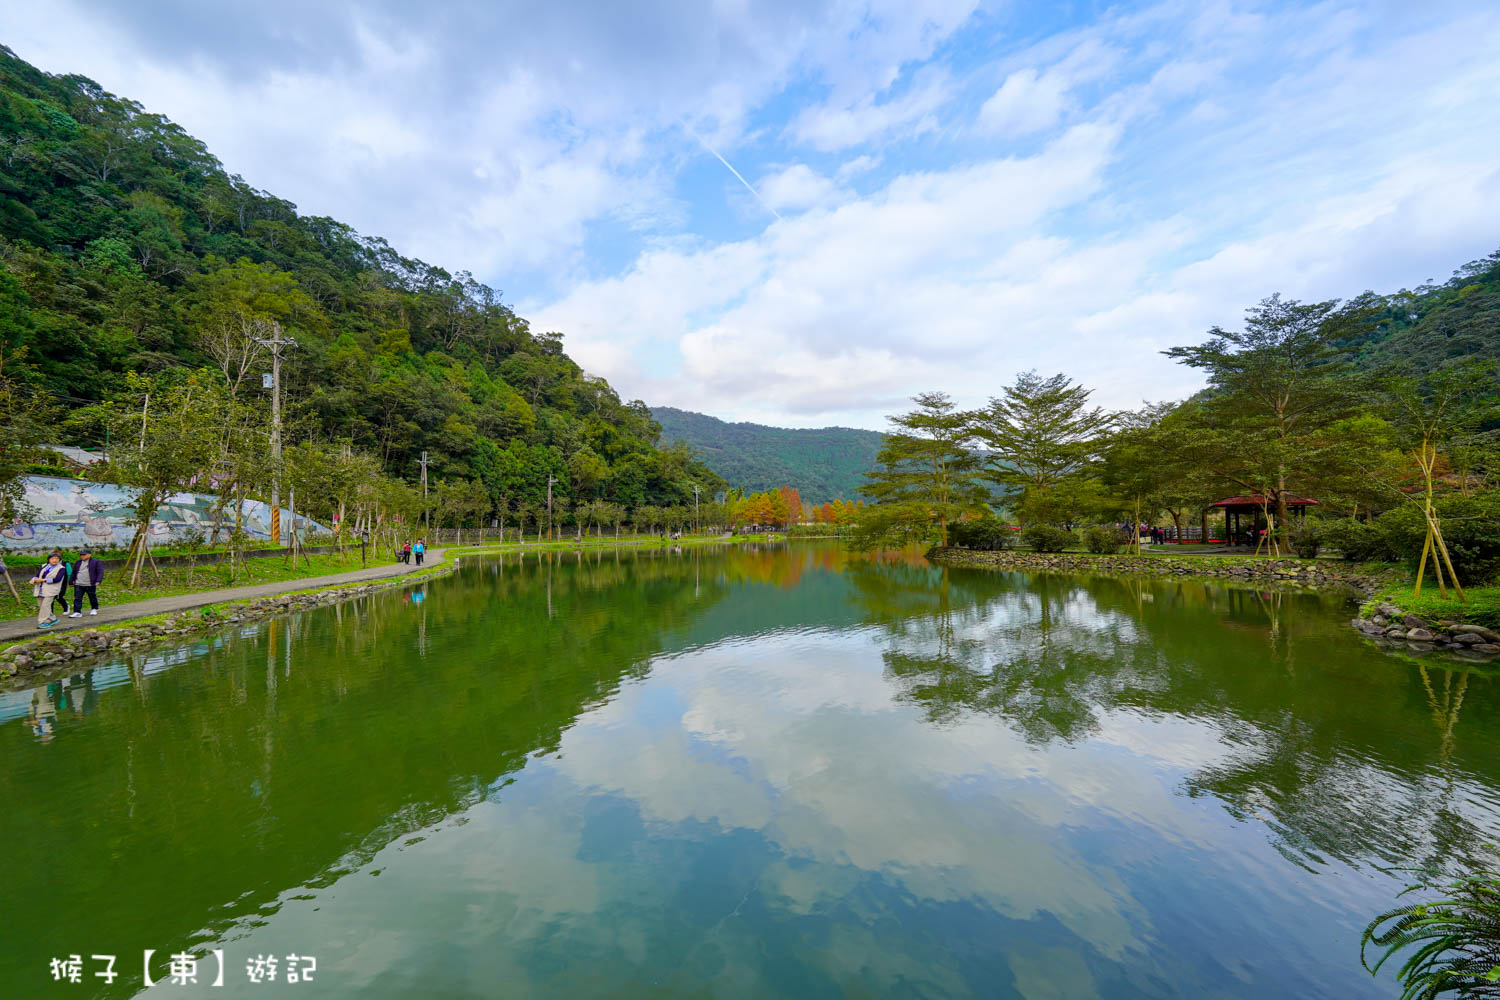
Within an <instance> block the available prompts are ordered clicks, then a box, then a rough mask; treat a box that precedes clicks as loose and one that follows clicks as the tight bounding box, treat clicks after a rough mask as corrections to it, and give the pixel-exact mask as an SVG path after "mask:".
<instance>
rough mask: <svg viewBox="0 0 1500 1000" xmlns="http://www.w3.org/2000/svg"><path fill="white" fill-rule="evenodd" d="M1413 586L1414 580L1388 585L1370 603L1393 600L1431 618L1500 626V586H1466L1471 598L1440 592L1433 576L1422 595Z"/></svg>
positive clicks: (1433, 619)
mask: <svg viewBox="0 0 1500 1000" xmlns="http://www.w3.org/2000/svg"><path fill="white" fill-rule="evenodd" d="M1411 588H1412V584H1411V581H1410V580H1408V581H1406V582H1405V583H1400V584H1396V585H1394V586H1390V587H1386V588H1385V589H1384V590H1382V591H1380V592H1379V593H1378V594H1376V595H1375V596H1374V597H1372V598H1370V600H1369V602H1368V604H1369V605H1374V604H1379V603H1380V602H1382V601H1389V602H1391V603H1392V604H1395V605H1397V606H1398V607H1401V608H1405V609H1406V610H1407V611H1409V612H1411V613H1412V614H1414V615H1420V616H1421V617H1423V618H1426V619H1427V620H1428V621H1430V622H1436V621H1441V620H1446V621H1455V622H1469V623H1470V624H1473V625H1483V626H1484V627H1485V628H1491V629H1496V630H1500V586H1492V587H1465V588H1464V593H1465V595H1467V597H1468V600H1467V601H1460V600H1458V599H1457V597H1456V596H1455V595H1454V592H1453V591H1452V590H1449V591H1448V596H1447V597H1446V598H1445V597H1442V596H1440V595H1439V594H1438V589H1437V587H1435V586H1434V585H1433V583H1432V581H1431V580H1428V581H1427V582H1426V583H1424V584H1423V585H1422V596H1421V597H1413V596H1412V593H1411Z"/></svg>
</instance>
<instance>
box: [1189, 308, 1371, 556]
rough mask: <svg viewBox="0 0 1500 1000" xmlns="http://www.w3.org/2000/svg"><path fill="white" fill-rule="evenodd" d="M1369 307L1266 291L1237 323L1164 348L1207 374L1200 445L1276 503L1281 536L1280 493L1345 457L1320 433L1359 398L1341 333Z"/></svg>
mask: <svg viewBox="0 0 1500 1000" xmlns="http://www.w3.org/2000/svg"><path fill="white" fill-rule="evenodd" d="M1368 310H1369V307H1368V305H1367V304H1364V303H1358V304H1354V305H1351V306H1348V307H1343V308H1341V307H1340V305H1339V303H1338V302H1337V301H1328V302H1298V301H1295V300H1292V299H1282V298H1281V296H1280V295H1272V296H1271V297H1269V298H1267V299H1264V300H1262V301H1261V303H1260V304H1259V305H1257V306H1255V307H1254V308H1252V309H1250V310H1249V311H1248V312H1247V313H1246V316H1245V327H1244V329H1243V330H1239V331H1230V330H1225V329H1223V328H1221V327H1217V326H1216V327H1214V328H1213V329H1211V330H1209V339H1208V340H1206V341H1204V342H1203V343H1201V344H1198V345H1196V346H1188V347H1173V348H1171V349H1170V350H1167V351H1164V352H1163V353H1164V354H1166V355H1167V356H1168V357H1170V358H1175V359H1176V360H1177V361H1179V362H1180V363H1182V364H1185V365H1188V366H1189V367H1192V368H1198V369H1201V370H1203V371H1204V372H1205V373H1207V375H1208V384H1209V388H1210V389H1211V390H1212V393H1211V395H1210V396H1209V397H1208V398H1207V399H1206V400H1204V401H1203V406H1202V410H1203V415H1204V416H1205V418H1206V421H1205V426H1204V428H1203V430H1204V432H1205V435H1204V436H1205V437H1213V438H1214V440H1213V441H1212V442H1206V444H1207V445H1208V447H1207V448H1205V449H1204V450H1205V452H1211V453H1213V462H1214V468H1215V470H1216V471H1218V472H1219V473H1220V474H1221V475H1223V476H1224V478H1226V479H1229V480H1230V481H1232V482H1235V483H1237V484H1239V485H1241V486H1245V487H1247V488H1249V489H1250V491H1251V492H1253V493H1259V494H1261V495H1262V496H1264V497H1265V498H1266V500H1267V503H1268V505H1270V506H1274V507H1275V510H1276V521H1277V525H1278V527H1279V533H1280V534H1281V539H1282V542H1283V544H1284V543H1285V541H1286V532H1287V529H1288V524H1287V505H1286V499H1287V497H1288V496H1290V495H1292V494H1293V493H1294V492H1296V491H1298V490H1307V489H1309V488H1310V484H1311V483H1312V482H1313V481H1314V480H1315V478H1316V475H1317V470H1320V469H1321V470H1324V471H1326V470H1328V469H1331V468H1332V467H1333V465H1334V464H1335V463H1336V462H1339V463H1344V464H1347V462H1348V461H1349V460H1350V459H1351V458H1353V457H1354V456H1353V454H1352V452H1351V451H1350V449H1349V448H1348V442H1347V441H1344V440H1341V439H1339V438H1338V436H1336V435H1330V434H1329V433H1327V432H1328V431H1329V429H1330V428H1331V427H1332V426H1333V425H1335V424H1337V423H1338V422H1339V421H1341V420H1343V419H1344V418H1346V417H1348V416H1349V415H1351V414H1352V413H1353V412H1354V410H1355V408H1356V404H1357V403H1358V401H1359V398H1360V392H1361V380H1360V379H1359V378H1358V377H1357V376H1355V375H1354V373H1353V372H1352V371H1351V369H1350V366H1349V363H1348V360H1347V347H1346V346H1345V342H1346V341H1347V340H1348V338H1350V337H1352V336H1354V335H1356V334H1358V333H1359V332H1360V331H1361V330H1362V329H1363V327H1364V326H1365V325H1367V324H1366V321H1367V320H1368V317H1369V311H1368Z"/></svg>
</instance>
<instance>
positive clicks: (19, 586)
mask: <svg viewBox="0 0 1500 1000" xmlns="http://www.w3.org/2000/svg"><path fill="white" fill-rule="evenodd" d="M781 538H782V536H780V535H736V536H732V537H728V538H724V537H720V536H718V535H690V536H687V537H684V538H680V539H675V540H674V539H666V538H663V537H661V536H660V535H657V536H647V535H622V536H621V537H620V538H619V539H616V538H614V537H613V536H612V535H606V536H605V537H604V538H602V539H601V538H587V539H583V540H575V539H573V538H564V539H556V540H553V541H550V542H525V543H517V542H506V543H504V544H501V543H492V544H487V545H466V546H449V547H448V548H447V549H446V550H445V558H444V562H446V560H447V559H450V558H452V557H455V556H467V555H501V554H505V553H512V552H572V551H577V550H594V549H614V548H627V547H629V548H666V547H668V546H701V545H723V544H736V543H744V542H756V541H761V542H766V541H772V540H777V541H779V540H781ZM394 562H395V560H394V559H393V558H392V557H390V556H389V555H385V556H382V557H379V558H377V557H375V555H374V553H373V552H371V553H370V554H369V558H368V559H367V561H366V562H365V563H364V564H363V565H361V563H360V559H359V548H358V547H357V546H355V547H353V548H351V549H349V550H348V552H347V553H346V554H345V555H344V556H342V557H341V556H339V555H338V554H336V553H326V554H323V555H312V556H308V557H306V558H305V559H299V560H297V564H296V565H295V566H292V565H290V561H289V560H287V559H284V558H277V557H274V556H273V557H270V558H266V559H247V560H244V561H243V562H242V563H241V564H240V566H239V567H238V569H237V571H236V573H235V574H234V575H233V577H231V576H230V573H229V569H228V567H226V566H224V565H223V564H222V563H208V564H205V565H202V566H163V567H162V568H161V569H160V571H159V572H157V573H153V572H152V571H151V569H150V567H147V568H146V571H145V573H144V574H142V577H141V582H140V584H139V585H138V586H135V587H132V586H130V585H129V582H128V581H129V574H128V573H127V572H125V571H123V570H110V571H109V573H108V574H107V575H106V576H105V579H104V584H103V586H101V587H100V591H99V597H100V602H101V603H107V604H110V605H120V604H129V603H131V602H133V601H147V600H152V599H153V598H158V597H180V596H182V595H186V594H197V593H203V592H205V591H210V590H222V589H225V588H229V587H253V586H256V585H258V584H263V583H284V582H294V581H297V580H308V579H313V578H315V577H320V576H333V575H335V574H338V573H348V572H351V571H353V570H357V569H363V568H366V567H371V566H390V565H392V564H394ZM37 565H39V563H38V562H36V561H35V560H27V561H20V560H17V561H14V562H11V563H10V571H11V580H12V581H13V582H14V583H15V585H16V590H17V591H18V592H19V593H20V595H21V602H20V604H19V605H18V604H17V603H16V600H15V598H13V597H12V596H11V595H10V592H9V590H8V589H5V588H0V620H12V619H16V620H19V619H23V618H30V617H32V616H33V615H35V614H36V604H35V602H34V601H33V599H32V598H31V588H30V587H29V586H27V584H26V581H27V580H28V579H30V578H31V576H32V575H33V574H34V573H35V571H36V567H37ZM432 565H433V566H436V565H441V563H433V564H432ZM426 575H427V574H426V573H425V571H424V573H422V574H421V575H420V576H416V575H414V576H416V578H417V579H420V578H422V577H425V576H426ZM291 592H293V593H301V592H302V591H291ZM72 597H73V595H72V593H71V592H69V594H68V600H69V602H70V604H71V601H72Z"/></svg>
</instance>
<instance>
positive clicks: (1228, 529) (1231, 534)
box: [1209, 494, 1318, 545]
mask: <svg viewBox="0 0 1500 1000" xmlns="http://www.w3.org/2000/svg"><path fill="white" fill-rule="evenodd" d="M1317 505H1318V501H1316V500H1310V499H1308V498H1307V497H1294V496H1292V495H1290V494H1288V495H1287V497H1286V509H1287V512H1288V513H1290V514H1291V515H1292V516H1293V517H1304V516H1306V514H1307V508H1309V507H1316V506H1317ZM1209 506H1211V507H1217V508H1218V509H1220V510H1222V511H1223V512H1224V541H1225V542H1226V543H1227V544H1229V545H1235V544H1237V543H1238V542H1239V540H1240V538H1241V536H1242V535H1244V534H1246V533H1247V532H1251V531H1254V530H1255V525H1256V524H1257V519H1258V518H1260V517H1262V516H1264V517H1265V518H1266V521H1267V523H1269V524H1274V523H1275V521H1276V501H1275V499H1273V498H1271V497H1267V496H1262V495H1260V494H1252V495H1250V496H1241V497H1225V498H1224V499H1223V500H1220V501H1219V502H1218V503H1214V504H1210V505H1209ZM1247 514H1248V515H1249V517H1250V527H1249V528H1244V529H1242V528H1241V525H1242V524H1243V520H1242V519H1243V518H1244V517H1245V515H1247ZM1250 537H1252V538H1253V537H1254V536H1253V535H1251V536H1250ZM1250 544H1254V542H1253V541H1252V542H1251V543H1250Z"/></svg>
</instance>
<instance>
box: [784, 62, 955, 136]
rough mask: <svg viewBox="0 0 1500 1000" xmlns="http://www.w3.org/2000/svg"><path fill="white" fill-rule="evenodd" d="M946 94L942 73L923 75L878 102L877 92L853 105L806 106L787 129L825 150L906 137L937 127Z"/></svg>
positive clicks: (946, 82) (946, 88)
mask: <svg viewBox="0 0 1500 1000" xmlns="http://www.w3.org/2000/svg"><path fill="white" fill-rule="evenodd" d="M948 97H949V89H948V80H947V78H946V76H945V75H943V74H940V73H929V74H924V76H923V78H922V79H921V80H919V81H917V82H916V83H914V84H913V86H912V88H911V89H910V90H909V91H907V92H906V93H904V94H901V95H900V96H897V97H891V98H889V99H888V100H885V101H881V102H879V103H877V101H876V95H874V94H867V95H865V96H864V97H862V98H861V99H860V100H858V101H856V102H854V103H853V104H848V105H836V104H835V105H830V104H825V105H820V106H817V107H812V108H808V109H807V110H806V111H804V112H802V114H800V115H799V116H798V117H797V120H796V121H794V122H793V123H792V124H791V126H790V127H789V129H788V132H789V133H790V134H791V136H792V138H794V139H795V140H796V141H798V142H803V143H807V144H808V145H810V146H812V147H813V148H815V149H820V150H824V151H831V150H839V149H847V148H849V147H850V146H859V145H863V144H865V143H867V142H872V141H874V140H876V139H887V138H892V137H895V138H903V139H908V138H911V137H912V136H916V135H921V134H922V133H923V132H927V131H930V130H932V129H934V128H936V127H937V117H936V114H935V112H936V111H937V109H938V108H939V107H941V106H942V105H943V104H944V103H945V102H946V101H947V100H948Z"/></svg>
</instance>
